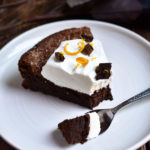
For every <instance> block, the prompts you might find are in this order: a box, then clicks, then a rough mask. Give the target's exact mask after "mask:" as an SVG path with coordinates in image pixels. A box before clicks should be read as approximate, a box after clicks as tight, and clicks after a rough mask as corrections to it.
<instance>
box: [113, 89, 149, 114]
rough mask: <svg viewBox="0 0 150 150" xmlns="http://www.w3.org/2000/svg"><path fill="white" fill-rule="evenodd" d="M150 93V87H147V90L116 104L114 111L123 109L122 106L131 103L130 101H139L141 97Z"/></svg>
mask: <svg viewBox="0 0 150 150" xmlns="http://www.w3.org/2000/svg"><path fill="white" fill-rule="evenodd" d="M148 95H150V88H148V89H146V90H145V91H143V92H141V93H139V94H137V95H135V96H133V97H131V98H130V99H128V100H126V101H124V102H123V103H121V104H119V105H118V106H116V107H115V108H114V109H113V112H114V113H116V112H117V111H118V110H119V109H121V108H122V107H124V106H126V105H128V104H130V103H133V102H135V101H138V100H140V99H141V98H143V97H145V96H148Z"/></svg>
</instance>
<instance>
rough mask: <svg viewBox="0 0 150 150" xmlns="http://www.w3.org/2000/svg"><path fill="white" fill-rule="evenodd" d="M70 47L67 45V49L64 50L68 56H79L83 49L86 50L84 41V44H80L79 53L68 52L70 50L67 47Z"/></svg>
mask: <svg viewBox="0 0 150 150" xmlns="http://www.w3.org/2000/svg"><path fill="white" fill-rule="evenodd" d="M68 45H69V43H66V45H65V48H64V51H65V52H66V54H68V55H72V56H73V55H77V54H79V53H81V52H82V51H83V49H84V47H85V44H84V41H83V42H80V43H79V44H78V45H80V46H79V48H80V49H79V50H78V51H76V52H70V51H68V49H67V46H68Z"/></svg>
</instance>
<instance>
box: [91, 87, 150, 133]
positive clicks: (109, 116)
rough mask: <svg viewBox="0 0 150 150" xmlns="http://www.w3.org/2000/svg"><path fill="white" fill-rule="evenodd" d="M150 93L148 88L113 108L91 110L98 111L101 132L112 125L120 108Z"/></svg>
mask: <svg viewBox="0 0 150 150" xmlns="http://www.w3.org/2000/svg"><path fill="white" fill-rule="evenodd" d="M148 95H150V88H148V89H147V90H145V91H143V92H141V93H139V94H137V95H135V96H133V97H131V98H130V99H128V100H126V101H124V102H123V103H121V104H119V105H118V106H116V107H114V108H111V109H97V110H93V111H90V112H97V113H98V115H99V117H100V123H101V132H100V134H101V133H103V132H105V131H106V130H107V129H108V128H109V126H110V124H111V122H112V120H113V118H114V116H115V114H116V113H117V111H118V110H120V109H121V108H122V107H124V106H126V105H128V104H130V103H133V102H135V101H138V100H140V99H141V98H143V97H145V96H148ZM88 113H89V112H88Z"/></svg>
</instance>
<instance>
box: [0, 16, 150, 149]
mask: <svg viewBox="0 0 150 150" xmlns="http://www.w3.org/2000/svg"><path fill="white" fill-rule="evenodd" d="M63 22H64V23H67V22H85V23H87V22H89V23H93V24H98V25H103V26H108V27H110V28H115V29H117V30H119V31H122V32H123V33H127V35H131V36H132V37H134V38H136V39H138V40H140V41H142V42H143V43H144V44H146V45H147V46H148V47H150V42H149V41H148V40H147V39H146V38H144V37H142V36H140V35H139V34H137V33H135V32H133V31H131V30H129V29H127V28H125V27H122V26H120V25H116V24H113V23H109V22H105V21H98V20H89V19H69V20H61V21H54V22H50V23H46V24H43V25H39V26H37V27H34V28H32V29H29V30H27V31H25V32H23V33H21V34H19V35H17V36H16V37H15V38H13V39H12V40H10V41H9V42H8V43H6V44H5V45H4V46H3V47H2V48H1V49H0V63H1V58H3V55H4V56H5V52H8V50H7V47H8V46H9V45H11V44H13V43H14V42H15V41H16V40H19V39H20V38H22V37H24V36H26V35H28V34H30V33H31V32H34V31H36V30H39V29H40V28H44V27H46V26H48V25H53V24H59V23H63ZM9 53H11V51H10V52H9ZM0 135H1V137H2V139H3V140H4V141H5V142H6V143H8V144H9V145H11V146H12V147H14V148H19V149H22V148H21V147H19V146H17V145H15V144H14V143H13V142H12V141H11V138H10V139H8V138H5V135H3V134H2V133H0ZM149 140H150V133H147V136H146V137H144V138H143V139H142V140H139V141H138V142H137V143H135V144H134V145H132V146H130V147H129V148H128V149H127V150H135V149H138V148H139V147H140V146H142V145H143V144H145V143H146V142H148V141H149Z"/></svg>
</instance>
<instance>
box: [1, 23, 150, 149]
mask: <svg viewBox="0 0 150 150" xmlns="http://www.w3.org/2000/svg"><path fill="white" fill-rule="evenodd" d="M82 26H88V27H90V28H91V30H92V33H93V34H94V37H95V38H97V39H99V40H101V41H102V43H103V46H104V49H105V51H106V55H107V57H108V59H109V60H110V61H111V62H112V64H113V83H112V93H113V97H114V101H112V102H110V101H106V102H103V103H101V104H100V105H99V106H98V107H97V108H108V107H113V106H116V105H117V104H119V103H121V102H123V101H124V100H126V99H127V98H130V97H131V96H133V95H135V94H137V93H139V92H141V91H143V90H145V89H146V88H148V87H150V43H149V42H148V41H146V40H145V39H143V38H142V37H140V36H139V35H137V34H135V33H133V32H131V31H129V30H127V29H124V28H121V27H119V26H115V25H112V24H108V23H103V22H98V21H88V20H70V21H60V22H56V23H50V24H46V25H42V26H39V27H37V28H34V29H32V30H29V31H27V32H25V33H23V34H21V35H20V36H18V37H17V38H15V39H14V40H12V41H11V42H9V43H8V44H7V45H6V46H5V47H3V49H2V50H1V52H0V133H1V135H2V136H3V137H4V138H5V139H6V140H7V141H8V142H9V143H11V144H12V145H14V146H16V147H17V148H19V149H24V150H50V149H53V150H58V149H59V150H61V149H62V150H63V149H67V150H88V149H89V150H90V149H94V150H98V149H101V150H124V149H136V148H138V147H139V146H141V145H142V144H144V143H145V142H146V141H147V140H149V139H150V117H149V116H150V97H147V98H145V99H142V100H141V101H139V102H137V103H135V104H133V105H130V106H128V107H125V108H124V109H123V110H121V111H120V112H118V114H117V115H116V117H115V119H114V121H113V123H112V125H111V127H110V128H109V129H108V131H107V132H105V133H104V134H102V135H101V136H99V137H97V138H96V139H94V140H91V141H89V142H87V143H85V144H84V145H82V144H76V145H73V146H72V145H71V146H70V145H68V144H67V143H66V141H65V140H64V138H63V137H62V135H61V133H60V132H59V131H58V130H57V124H58V123H59V122H61V121H63V120H64V119H66V118H71V117H75V116H77V115H82V114H84V113H85V112H87V111H89V109H86V108H84V107H81V106H78V105H75V104H72V103H69V102H65V101H61V100H59V99H57V98H55V97H52V96H49V95H44V94H42V93H39V92H32V91H30V90H25V89H23V88H22V86H21V82H22V78H21V76H20V74H19V72H18V66H17V63H18V60H19V58H20V56H21V55H22V54H23V53H24V52H26V51H27V50H28V49H29V48H31V47H32V46H33V45H35V44H36V43H37V42H38V41H40V40H41V39H43V38H44V37H46V36H48V35H50V34H52V33H55V32H56V31H60V30H63V29H66V28H70V27H82Z"/></svg>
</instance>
